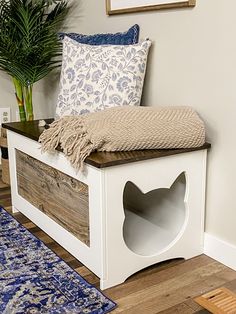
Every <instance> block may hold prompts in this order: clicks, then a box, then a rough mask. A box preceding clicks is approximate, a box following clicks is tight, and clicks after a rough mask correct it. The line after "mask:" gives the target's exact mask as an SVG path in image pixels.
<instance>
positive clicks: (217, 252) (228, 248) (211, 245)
mask: <svg viewBox="0 0 236 314" xmlns="http://www.w3.org/2000/svg"><path fill="white" fill-rule="evenodd" d="M204 253H205V254H206V255H208V256H210V257H211V258H213V259H215V260H217V261H218V262H220V263H222V264H224V265H226V266H228V267H230V268H232V269H234V270H236V246H235V245H232V244H230V243H228V242H226V241H223V240H221V239H219V238H216V237H214V236H212V235H210V234H209V233H205V239H204Z"/></svg>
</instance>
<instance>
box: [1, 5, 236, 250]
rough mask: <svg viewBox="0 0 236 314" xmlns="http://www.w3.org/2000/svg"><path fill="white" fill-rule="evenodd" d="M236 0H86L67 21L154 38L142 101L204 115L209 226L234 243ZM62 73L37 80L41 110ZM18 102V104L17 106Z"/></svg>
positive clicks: (6, 92)
mask: <svg viewBox="0 0 236 314" xmlns="http://www.w3.org/2000/svg"><path fill="white" fill-rule="evenodd" d="M235 12H236V1H235V0H227V1H225V0H197V6H196V7H195V8H193V9H176V10H175V9H174V10H167V11H152V12H146V13H133V14H127V15H120V16H112V17H107V16H106V14H105V0H97V1H94V0H83V1H82V0H81V1H80V4H79V5H78V6H77V8H76V9H75V10H74V11H73V16H72V18H71V19H70V21H69V22H68V29H69V30H71V31H78V32H81V33H96V32H116V31H123V30H126V29H127V28H128V27H129V26H131V25H133V24H134V23H138V24H139V25H140V27H141V37H142V38H145V37H149V38H150V39H151V40H152V41H153V47H152V50H151V54H150V60H149V66H148V73H147V77H146V84H145V89H144V97H143V103H144V104H145V105H149V106H158V105H191V106H193V107H194V108H196V110H197V111H198V112H199V114H200V115H201V116H202V118H203V119H204V120H205V122H206V126H207V134H208V140H209V141H210V142H211V143H212V149H211V151H210V153H209V164H208V184H207V204H206V208H207V215H206V216H207V219H206V230H207V232H208V233H209V234H212V235H214V236H217V237H219V238H221V239H222V240H225V241H227V242H230V243H232V244H236V232H235V221H236V204H235V203H234V202H235V199H234V193H236V185H235V175H236V162H235V160H236V149H235V146H234V135H235V134H236V123H235V120H236V74H235V73H236V71H235V69H236V27H235ZM0 75H1V78H0V94H1V106H5V105H7V106H13V104H15V99H14V97H13V95H12V88H11V84H10V82H9V81H8V79H7V78H6V77H4V76H2V74H0ZM57 82H58V81H57V79H55V78H54V77H53V78H52V79H51V77H50V78H48V79H47V80H44V82H43V83H40V84H38V85H37V86H36V89H35V94H34V104H35V106H36V107H35V112H36V117H43V116H45V117H46V116H47V117H48V116H52V115H53V112H54V103H55V101H56V87H55V86H56V85H57ZM12 108H13V107H12Z"/></svg>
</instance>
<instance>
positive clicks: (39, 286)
mask: <svg viewBox="0 0 236 314" xmlns="http://www.w3.org/2000/svg"><path fill="white" fill-rule="evenodd" d="M115 307H116V304H115V303H114V302H112V301H111V300H109V299H108V298H106V297H105V296H104V295H103V294H102V293H101V292H100V291H98V290H97V289H96V288H95V287H93V286H92V285H90V284H89V283H88V282H87V281H86V280H85V279H83V278H82V277H81V276H80V275H79V274H77V273H76V272H75V271H74V270H72V269H71V268H70V267H69V266H68V265H67V264H66V263H65V262H64V261H63V260H62V259H61V258H59V257H58V256H57V255H56V254H55V253H53V252H52V251H51V250H50V249H49V248H47V247H46V246H45V245H44V244H43V243H42V241H40V240H39V239H37V238H36V237H35V236H34V235H32V234H31V233H30V232H29V231H28V230H26V229H25V227H23V226H22V225H21V224H20V223H18V222H17V221H16V220H15V219H14V218H13V217H12V216H11V215H9V214H8V213H7V212H6V211H5V210H4V209H3V208H1V207H0V313H1V314H33V313H34V314H39V313H40V314H62V313H63V314H67V313H68V314H80V313H81V314H82V313H86V314H88V313H90V314H104V313H108V312H110V311H111V310H113V309H114V308H115Z"/></svg>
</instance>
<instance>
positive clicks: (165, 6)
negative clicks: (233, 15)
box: [106, 0, 196, 15]
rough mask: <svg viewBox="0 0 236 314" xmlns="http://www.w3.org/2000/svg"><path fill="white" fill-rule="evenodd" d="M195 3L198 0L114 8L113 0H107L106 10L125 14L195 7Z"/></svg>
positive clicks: (112, 13)
mask: <svg viewBox="0 0 236 314" xmlns="http://www.w3.org/2000/svg"><path fill="white" fill-rule="evenodd" d="M195 5H196V0H189V1H182V2H176V3H166V4H158V5H146V6H141V7H133V8H126V9H118V10H112V8H111V0H106V12H107V15H114V14H124V13H133V12H146V11H153V10H163V9H175V8H185V7H194V6H195Z"/></svg>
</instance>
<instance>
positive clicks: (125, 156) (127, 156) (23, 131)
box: [3, 119, 211, 168]
mask: <svg viewBox="0 0 236 314" xmlns="http://www.w3.org/2000/svg"><path fill="white" fill-rule="evenodd" d="M38 121H39V120H35V121H28V122H11V123H5V124H3V125H4V127H5V128H6V129H8V130H11V131H13V132H16V133H18V134H20V135H23V136H26V137H27V138H30V139H32V140H35V141H38V139H39V136H40V134H41V133H42V132H43V131H44V128H42V127H39V126H38ZM46 121H47V123H51V122H52V121H53V119H48V120H46ZM210 147H211V144H209V143H205V144H204V145H203V146H201V147H196V148H183V149H146V150H135V151H128V152H126V151H125V152H93V153H92V154H91V155H90V156H88V157H87V158H86V159H85V163H87V164H88V165H91V166H94V167H96V168H106V167H111V166H117V165H123V164H127V163H131V162H136V161H141V160H148V159H153V158H161V157H165V156H171V155H176V154H183V153H188V152H192V151H197V150H202V149H209V148H210Z"/></svg>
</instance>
